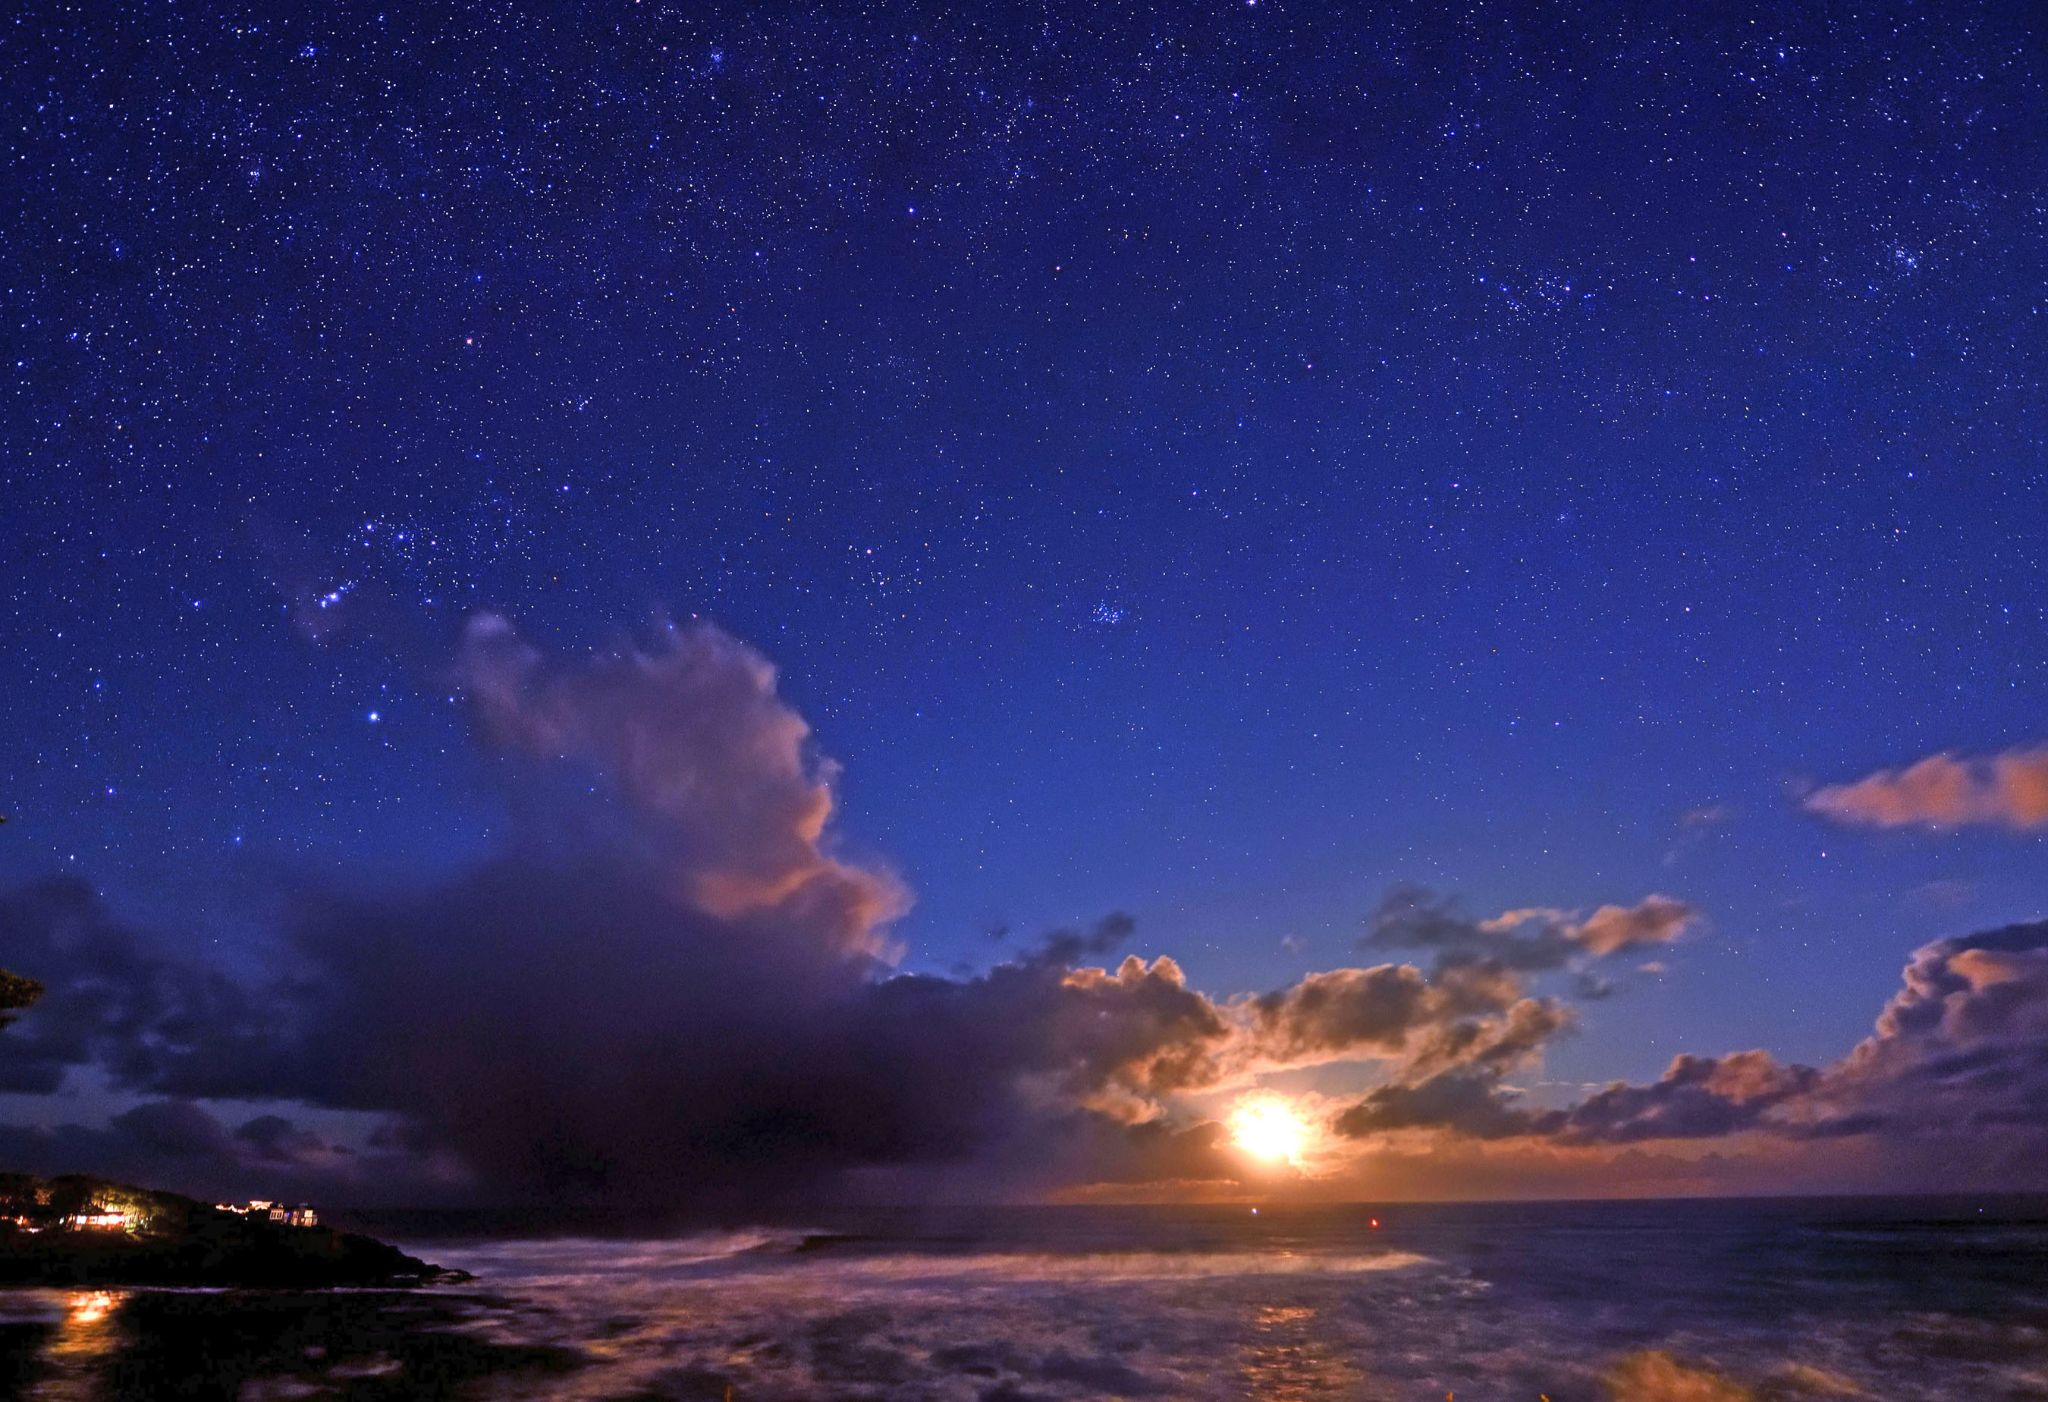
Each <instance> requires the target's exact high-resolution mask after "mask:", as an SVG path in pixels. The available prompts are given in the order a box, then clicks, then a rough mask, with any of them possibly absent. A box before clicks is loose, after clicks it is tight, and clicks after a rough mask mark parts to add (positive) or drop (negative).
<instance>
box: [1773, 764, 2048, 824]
mask: <svg viewBox="0 0 2048 1402" xmlns="http://www.w3.org/2000/svg"><path fill="white" fill-rule="evenodd" d="M1806 806H1807V807H1808V808H1809V809H1811V810H1812V811H1813V812H1816V813H1819V814H1821V815H1822V816H1824V817H1827V818H1832V819H1834V820H1835V821H1836V822H1839V823H1852V824H1855V825H1857V826H1861V827H1877V828H1901V827H1937V828H1954V827H1965V826H1970V825H1995V826H2001V827H2009V828H2020V829H2028V828H2040V827H2048V746H2042V747H2039V748H2035V749H2024V750H2008V751H2006V752H2005V753H2003V754H1996V755H1989V756H1984V757H1981V758H1972V757H1967V756H1960V755H1954V754H1946V753H1944V754H1936V755H1929V756H1928V757H1927V758H1926V759H1923V760H1920V761H1918V762H1917V763H1915V764H1910V765H1907V766H1906V767H1905V768H1904V769H1880V770H1878V771H1877V772H1876V773H1874V774H1870V775H1866V776H1865V777H1864V778H1861V779H1858V780H1856V781H1855V782H1854V783H1849V784H1831V785H1829V786H1828V787H1826V788H1822V789H1818V790H1816V791H1815V792H1814V793H1812V794H1811V795H1809V796H1808V798H1807V800H1806Z"/></svg>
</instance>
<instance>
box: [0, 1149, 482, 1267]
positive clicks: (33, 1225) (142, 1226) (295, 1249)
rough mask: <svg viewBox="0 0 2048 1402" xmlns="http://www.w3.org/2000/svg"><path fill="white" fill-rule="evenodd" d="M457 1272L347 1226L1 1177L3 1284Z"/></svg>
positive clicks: (101, 1185) (149, 1193) (76, 1181)
mask: <svg viewBox="0 0 2048 1402" xmlns="http://www.w3.org/2000/svg"><path fill="white" fill-rule="evenodd" d="M81 1221H84V1222H90V1223H102V1222H104V1223H110V1224H108V1225H76V1224H77V1223H79V1222H81ZM116 1222H117V1223H118V1224H111V1223H116ZM464 1278H465V1277H463V1276H461V1274H460V1273H459V1272H448V1271H443V1270H441V1269H439V1268H438V1267H436V1266H433V1265H431V1264H429V1263H428V1262H425V1261H422V1260H420V1259H418V1258H417V1257H414V1256H409V1255H407V1254H406V1253H405V1252H403V1251H400V1250H399V1249H398V1248H397V1247H395V1246H390V1245H387V1244H386V1243H384V1242H381V1241H377V1240H375V1239H374V1238H371V1237H367V1236H361V1235H358V1234H357V1233H354V1232H344V1231H337V1230H334V1229H332V1228H328V1227H303V1226H289V1225H285V1224H283V1223H279V1222H272V1221H269V1220H266V1219H263V1218H257V1217H251V1216H247V1215H243V1214H240V1213H236V1212H228V1211H222V1210H220V1209H219V1208H216V1207H214V1206H212V1205H210V1204H207V1203H202V1202H198V1201H195V1200H194V1199H192V1198H187V1197H181V1196H179V1195H178V1194H176V1193H161V1192H156V1191H153V1190H151V1189H145V1188H136V1187H132V1186H130V1185H127V1184H122V1183H113V1182H109V1181H107V1180H104V1179H93V1178H84V1177H77V1176H68V1177H60V1178H47V1179H45V1178H35V1177H31V1176H29V1175H26V1174H0V1286H118V1285H163V1286H222V1287H240V1288H288V1289H321V1288H328V1287H335V1286H354V1287H380V1286H381V1287H387V1288H393V1289H409V1288H412V1287H415V1286H420V1285H433V1284H444V1283H452V1282H454V1281H458V1280H461V1279H464Z"/></svg>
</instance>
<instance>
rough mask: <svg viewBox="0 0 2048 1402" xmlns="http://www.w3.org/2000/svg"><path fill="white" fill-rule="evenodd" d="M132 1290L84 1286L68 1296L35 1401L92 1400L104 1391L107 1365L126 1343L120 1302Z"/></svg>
mask: <svg viewBox="0 0 2048 1402" xmlns="http://www.w3.org/2000/svg"><path fill="white" fill-rule="evenodd" d="M127 1300H128V1292H126V1291H121V1290H79V1291H74V1292H72V1293H71V1294H69V1295H67V1296H65V1297H64V1299H63V1306H62V1308H63V1313H62V1315H61V1316H60V1317H59V1319H58V1321H57V1327H56V1328H55V1329H54V1330H53V1331H52V1332H51V1334H50V1341H49V1343H48V1344H47V1345H46V1346H45V1347H44V1349H43V1355H42V1360H41V1361H42V1365H43V1376H42V1377H41V1378H40V1379H39V1380H38V1381H37V1383H36V1384H35V1387H34V1389H33V1390H32V1391H31V1392H30V1393H29V1396H30V1397H32V1398H34V1399H36V1402H93V1399H97V1398H98V1397H99V1396H100V1395H101V1386H100V1385H101V1381H102V1375H103V1374H104V1372H105V1370H106V1367H107V1364H108V1363H109V1362H110V1361H111V1360H112V1359H113V1358H114V1357H115V1355H116V1354H118V1353H119V1352H120V1351H121V1349H122V1348H123V1347H124V1346H125V1345H126V1343H127V1338H126V1330H125V1329H124V1328H123V1325H122V1320H121V1307H122V1306H123V1305H124V1304H125V1303H126V1302H127Z"/></svg>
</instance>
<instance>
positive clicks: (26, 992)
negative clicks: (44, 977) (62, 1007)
mask: <svg viewBox="0 0 2048 1402" xmlns="http://www.w3.org/2000/svg"><path fill="white" fill-rule="evenodd" d="M42 996H43V986H42V985H41V984H40V983H37V982H36V981H35V980H34V979H32V978H23V977H22V976H21V975H20V974H10V973H8V972H7V970H5V969H0V1027H5V1026H6V1025H7V1024H8V1023H10V1022H12V1021H14V1015H15V1014H16V1013H18V1012H20V1011H21V1010H22V1009H23V1008H25V1007H27V1006H29V1005H30V1004H31V1003H33V1002H35V1000H36V999H38V998H40V997H42Z"/></svg>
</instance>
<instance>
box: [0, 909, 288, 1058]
mask: <svg viewBox="0 0 2048 1402" xmlns="http://www.w3.org/2000/svg"><path fill="white" fill-rule="evenodd" d="M0 952H4V953H5V955H6V957H7V959H8V960H9V961H10V962H11V963H13V964H15V965H16V966H18V967H19V968H21V969H23V970H33V971H34V975H35V977H36V978H37V979H39V980H40V981H41V982H42V983H43V984H44V985H45V989H46V991H45V992H44V994H43V996H42V998H41V999H40V1000H39V1001H38V1002H37V1003H36V1004H35V1006H34V1007H33V1008H31V1009H30V1010H29V1011H28V1012H26V1013H25V1014H22V1015H21V1017H20V1020H19V1021H18V1023H16V1024H15V1025H14V1026H12V1027H9V1028H8V1029H7V1030H6V1032H5V1033H4V1035H0V1091H15V1092H25V1093H29V1094H46V1093H48V1092H51V1091H54V1090H56V1089H57V1088H58V1086H59V1085H60V1084H61V1083H62V1081H63V1078H64V1073H65V1071H66V1069H67V1068H68V1067H71V1066H74V1065H81V1064H85V1063H88V1062H97V1063H100V1064H103V1065H105V1066H106V1067H108V1069H109V1070H110V1071H112V1072H113V1073H114V1074H115V1075H116V1076H118V1077H120V1078H122V1079H124V1080H129V1081H135V1082H145V1083H146V1082H149V1081H151V1080H153V1079H154V1078H155V1077H156V1076H157V1075H158V1074H159V1071H160V1069H161V1068H162V1067H163V1066H164V1065H166V1064H168V1063H170V1062H174V1061H177V1060H180V1059H182V1058H185V1057H190V1056H194V1055H197V1054H199V1053H200V1051H201V1049H202V1048H214V1049H219V1050H223V1051H225V1049H226V1048H227V1047H229V1046H231V1045H240V1044H243V1043H245V1042H247V1041H248V1040H250V1039H251V1038H254V1037H255V1036H257V1035H258V1033H259V1030H260V1027H259V1024H260V1016H261V1010H260V1009H259V1008H258V1007H256V1006H255V1005H254V1004H252V1002H251V1001H250V999H249V998H248V997H247V995H246V994H245V993H244V992H243V991H242V989H241V988H240V987H239V986H237V985H236V984H235V983H234V982H232V981H231V980H229V979H228V978H226V977H225V976H224V975H222V974H220V973H218V972H216V971H213V970H210V969H207V968H205V967H203V966H200V965H195V964H192V963H189V962H186V961H184V960H181V959H177V958H174V957H171V956H170V955H168V954H166V953H165V952H164V951H163V949H162V948H161V946H160V944H159V943H157V942H154V941H152V940H150V939H148V938H146V937H145V936H144V935H143V934H142V933H141V932H139V931H137V930H135V929H133V928H131V927H130V926H128V925H126V924H124V923H123V922H121V921H120V920H118V919H116V918H115V917H114V915H113V914H112V912H110V911H109V910H108V909H107V907H106V905H105V904H104V903H103V902H102V901H101V900H100V899H99V898H98V896H96V895H95V894H94V892H93V891H92V889H91V888H90V887H89V886H87V885H86V884H85V883H84V882H82V881H79V880H76V879H73V878H68V877H60V878H55V879H51V880H46V881H40V882H35V883H32V884H30V885H27V886H24V887H21V888H18V889H16V890H14V891H11V892H6V893H0Z"/></svg>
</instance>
